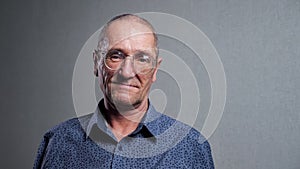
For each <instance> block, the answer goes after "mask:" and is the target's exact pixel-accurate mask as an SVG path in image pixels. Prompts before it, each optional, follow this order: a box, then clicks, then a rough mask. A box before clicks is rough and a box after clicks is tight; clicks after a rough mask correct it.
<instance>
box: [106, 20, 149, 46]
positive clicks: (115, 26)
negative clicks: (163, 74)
mask: <svg viewBox="0 0 300 169" xmlns="http://www.w3.org/2000/svg"><path fill="white" fill-rule="evenodd" d="M106 36H107V38H108V41H109V47H108V48H109V49H111V48H130V49H143V50H147V49H148V50H150V49H154V48H155V39H154V36H153V31H152V30H151V28H149V27H148V26H147V25H145V24H142V23H139V22H137V21H130V20H117V21H114V22H112V23H110V25H109V26H108V29H107V32H106Z"/></svg>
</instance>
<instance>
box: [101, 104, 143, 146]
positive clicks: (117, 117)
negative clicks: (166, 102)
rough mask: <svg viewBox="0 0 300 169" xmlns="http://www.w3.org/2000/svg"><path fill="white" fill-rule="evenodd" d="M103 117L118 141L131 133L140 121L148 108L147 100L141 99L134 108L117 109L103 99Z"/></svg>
mask: <svg viewBox="0 0 300 169" xmlns="http://www.w3.org/2000/svg"><path fill="white" fill-rule="evenodd" d="M104 106H105V109H106V112H105V119H106V121H107V123H108V125H109V126H108V127H109V128H110V129H111V131H112V132H113V134H114V135H115V137H116V138H117V140H118V141H120V140H121V139H122V138H124V137H126V136H128V135H129V134H130V133H132V132H133V131H134V130H135V129H136V128H137V127H138V125H139V123H140V122H141V120H142V118H143V117H144V115H145V113H146V111H147V109H148V100H145V101H143V102H142V103H141V104H139V105H138V106H135V108H134V109H122V111H120V109H117V108H116V107H115V106H114V105H113V106H111V105H109V104H108V103H107V102H106V101H105V100H104Z"/></svg>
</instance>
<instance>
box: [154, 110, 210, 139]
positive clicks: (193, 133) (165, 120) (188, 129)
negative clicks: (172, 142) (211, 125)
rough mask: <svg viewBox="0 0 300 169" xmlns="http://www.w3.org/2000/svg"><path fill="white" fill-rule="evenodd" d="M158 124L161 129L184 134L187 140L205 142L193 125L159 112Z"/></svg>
mask: <svg viewBox="0 0 300 169" xmlns="http://www.w3.org/2000/svg"><path fill="white" fill-rule="evenodd" d="M160 114H161V116H160V118H159V119H158V120H159V122H158V123H157V124H158V125H161V127H162V128H163V131H167V130H169V131H176V132H177V133H178V134H179V135H185V136H186V138H187V140H188V141H189V142H194V143H195V142H197V143H199V144H202V143H204V142H207V139H206V138H205V137H204V136H203V135H202V134H201V132H200V131H198V130H197V129H195V128H194V126H191V125H188V124H186V123H184V122H181V121H180V120H177V119H174V118H173V117H170V116H168V115H165V114H162V113H160Z"/></svg>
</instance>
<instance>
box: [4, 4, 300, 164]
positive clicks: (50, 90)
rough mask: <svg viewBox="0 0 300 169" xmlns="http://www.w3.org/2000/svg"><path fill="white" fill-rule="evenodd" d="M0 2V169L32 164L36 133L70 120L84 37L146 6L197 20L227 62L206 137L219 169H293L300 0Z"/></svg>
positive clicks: (298, 146) (299, 143)
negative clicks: (222, 97)
mask: <svg viewBox="0 0 300 169" xmlns="http://www.w3.org/2000/svg"><path fill="white" fill-rule="evenodd" d="M0 8H1V10H0V18H1V28H0V35H1V40H0V42H1V45H0V46H1V50H0V51H1V62H0V65H1V66H0V69H1V76H0V77H1V83H0V94H1V95H0V96H1V97H0V104H1V105H0V111H1V119H0V121H1V122H0V124H1V128H0V131H1V139H0V143H1V158H0V160H1V163H0V164H1V166H2V167H1V168H32V164H33V160H34V157H35V153H36V150H37V146H38V144H39V142H40V140H41V138H42V135H43V133H44V132H45V131H46V130H47V129H49V128H51V127H52V126H54V125H55V124H58V123H59V122H62V121H64V120H66V119H69V118H71V117H75V116H76V113H75V111H74V107H73V101H72V73H73V68H74V64H75V61H76V57H77V56H78V54H79V52H80V50H81V47H82V46H83V45H84V43H85V42H86V40H87V39H88V38H89V37H90V36H91V34H93V33H94V32H95V31H96V30H97V29H98V28H100V27H101V26H102V25H103V24H104V22H105V21H107V20H108V19H109V18H111V17H112V16H114V15H116V14H119V13H124V12H125V13H128V12H129V13H136V12H147V11H156V12H165V13H170V14H175V15H177V16H179V17H182V18H185V19H187V20H189V21H191V22H192V23H194V24H195V25H196V26H198V27H199V28H200V29H201V30H202V31H203V32H204V33H205V34H206V35H207V36H208V37H209V38H210V40H211V41H212V43H213V44H214V46H215V48H216V49H217V51H218V53H219V55H220V58H221V60H222V62H223V64H224V69H225V73H226V77H227V102H226V107H225V111H224V114H223V117H222V120H221V122H220V124H219V126H218V128H217V130H216V131H215V133H214V134H213V135H212V137H210V138H209V141H210V143H211V146H212V151H213V157H214V161H215V165H216V168H220V169H221V168H222V169H240V168H242V169H253V168H262V169H281V168H284V169H299V168H300V160H299V159H300V132H299V131H300V115H299V113H300V106H299V104H298V103H299V96H300V88H299V84H300V75H299V70H300V59H299V57H300V48H299V44H300V34H299V30H300V25H299V24H300V1H299V0H257V1H246V0H244V1H241V0H226V1H222V0H213V1H212V0H201V1H198V0H189V1H188V0H186V1H183V0H172V1H171V0H163V1H159V0H152V1H147V0H142V1H141V0H132V1H129V0H122V1H92V0H88V1H79V0H73V1H71V0H51V1H50V0H44V1H39V0H36V1H34V0H31V1H16V0H7V1H1V7H0ZM162 76H163V75H162ZM162 84H163V83H162ZM201 117H202V116H201ZM204 117H205V116H204Z"/></svg>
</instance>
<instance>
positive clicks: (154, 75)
mask: <svg viewBox="0 0 300 169" xmlns="http://www.w3.org/2000/svg"><path fill="white" fill-rule="evenodd" d="M161 62H162V58H158V59H157V66H156V68H155V69H154V72H153V75H152V83H153V82H155V81H156V73H157V70H158V68H159V66H160V64H161Z"/></svg>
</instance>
